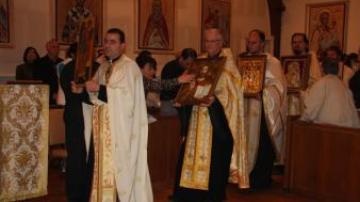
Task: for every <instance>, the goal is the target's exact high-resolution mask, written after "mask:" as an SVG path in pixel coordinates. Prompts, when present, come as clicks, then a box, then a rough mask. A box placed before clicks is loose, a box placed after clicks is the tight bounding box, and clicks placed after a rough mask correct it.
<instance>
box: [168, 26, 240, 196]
mask: <svg viewBox="0 0 360 202" xmlns="http://www.w3.org/2000/svg"><path fill="white" fill-rule="evenodd" d="M204 37H205V50H206V54H205V55H203V56H201V58H209V59H217V58H219V57H226V62H225V64H224V66H223V68H224V70H223V72H222V73H221V75H220V78H219V80H218V82H217V85H216V87H215V91H214V95H213V96H208V97H205V98H203V101H202V103H201V104H199V105H190V106H181V107H188V108H190V110H187V111H188V115H187V117H188V119H187V120H186V122H185V123H186V124H187V125H188V127H187V130H186V133H185V134H184V135H185V136H184V138H183V142H182V144H181V146H180V154H179V161H178V165H177V169H176V179H175V187H174V192H173V195H172V197H171V200H172V201H175V202H204V201H206V202H208V201H212V202H221V201H224V200H225V199H226V196H225V190H226V187H227V181H228V177H229V169H230V161H231V154H232V151H233V141H234V140H233V137H236V138H237V139H238V141H241V140H245V139H246V138H245V134H244V133H243V124H242V121H243V117H242V104H243V102H242V101H243V91H242V88H241V76H240V74H239V72H238V70H237V68H236V66H235V63H234V60H233V57H232V53H231V51H230V50H229V49H223V48H222V47H223V44H224V39H223V36H222V34H221V31H220V30H219V29H217V28H208V29H206V30H205V33H204ZM195 142H196V145H197V146H195V144H194V143H195ZM242 144H244V142H242ZM241 146H242V147H239V149H240V150H244V149H245V146H244V145H241ZM240 163H241V164H242V165H243V167H244V170H243V171H244V172H246V162H245V161H241V160H240Z"/></svg>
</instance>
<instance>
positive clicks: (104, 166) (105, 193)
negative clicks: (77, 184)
mask: <svg viewBox="0 0 360 202" xmlns="http://www.w3.org/2000/svg"><path fill="white" fill-rule="evenodd" d="M111 141H112V140H111V134H110V125H109V114H108V108H107V106H106V105H101V106H95V107H94V113H93V143H94V155H95V156H94V157H95V158H94V160H95V162H94V172H93V182H92V190H91V199H90V201H91V202H103V201H104V202H105V201H106V202H116V193H117V191H116V186H115V174H114V165H113V159H112V144H111Z"/></svg>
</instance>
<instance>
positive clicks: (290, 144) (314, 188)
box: [284, 121, 360, 201]
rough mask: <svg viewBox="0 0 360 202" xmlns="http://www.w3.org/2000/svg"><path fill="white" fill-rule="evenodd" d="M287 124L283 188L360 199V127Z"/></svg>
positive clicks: (328, 197) (324, 197) (318, 195)
mask: <svg viewBox="0 0 360 202" xmlns="http://www.w3.org/2000/svg"><path fill="white" fill-rule="evenodd" d="M288 126H289V127H288V133H287V134H288V136H287V159H286V170H285V180H284V188H285V189H287V190H288V191H290V192H294V193H300V194H303V195H307V196H310V197H314V198H316V199H318V200H326V201H360V129H352V128H344V127H337V126H333V125H323V124H311V123H305V122H302V121H292V122H291V123H290V124H288Z"/></svg>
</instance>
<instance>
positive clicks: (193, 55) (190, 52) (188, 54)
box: [180, 48, 197, 60]
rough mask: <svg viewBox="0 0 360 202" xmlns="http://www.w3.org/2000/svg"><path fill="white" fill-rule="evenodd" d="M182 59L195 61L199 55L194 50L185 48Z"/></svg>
mask: <svg viewBox="0 0 360 202" xmlns="http://www.w3.org/2000/svg"><path fill="white" fill-rule="evenodd" d="M180 56H181V57H182V59H184V60H186V59H189V58H191V59H193V60H195V59H196V58H197V53H196V51H195V50H194V49H192V48H184V49H183V50H182V51H181V55H180Z"/></svg>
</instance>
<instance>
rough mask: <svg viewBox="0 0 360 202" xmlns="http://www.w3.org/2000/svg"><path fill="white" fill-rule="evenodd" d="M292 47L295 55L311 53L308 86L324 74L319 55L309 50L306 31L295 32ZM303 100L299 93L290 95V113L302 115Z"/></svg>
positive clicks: (290, 114) (291, 114)
mask: <svg viewBox="0 0 360 202" xmlns="http://www.w3.org/2000/svg"><path fill="white" fill-rule="evenodd" d="M291 48H292V51H293V54H294V55H295V56H302V55H310V67H309V80H308V83H307V84H308V87H310V86H311V85H312V84H313V83H315V82H316V81H317V80H319V79H320V78H321V76H322V72H321V68H320V63H319V61H318V59H317V55H316V53H315V52H313V51H309V40H308V38H307V36H306V34H305V33H294V34H293V35H292V37H291ZM303 102H304V101H303V100H302V99H301V97H300V95H299V94H289V95H288V115H289V116H300V115H301V112H302V111H303Z"/></svg>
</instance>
